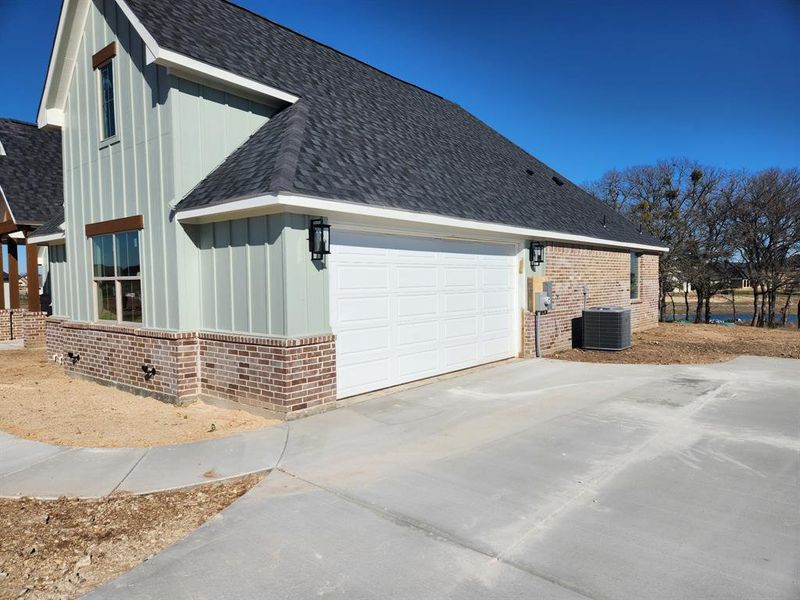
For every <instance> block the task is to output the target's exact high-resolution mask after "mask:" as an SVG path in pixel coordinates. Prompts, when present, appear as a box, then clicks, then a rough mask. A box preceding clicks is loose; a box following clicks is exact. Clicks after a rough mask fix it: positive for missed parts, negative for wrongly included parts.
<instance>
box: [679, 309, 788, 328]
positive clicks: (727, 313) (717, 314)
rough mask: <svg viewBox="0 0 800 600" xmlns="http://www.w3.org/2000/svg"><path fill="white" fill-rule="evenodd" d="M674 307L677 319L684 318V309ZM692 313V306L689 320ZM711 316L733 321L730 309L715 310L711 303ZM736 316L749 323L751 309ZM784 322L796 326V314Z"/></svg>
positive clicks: (737, 312)
mask: <svg viewBox="0 0 800 600" xmlns="http://www.w3.org/2000/svg"><path fill="white" fill-rule="evenodd" d="M670 308H671V307H670V306H669V304H668V305H667V318H668V319H669V318H670V317H671V316H672V315H671V314H670ZM675 308H676V309H677V310H676V311H675V316H676V317H677V318H678V320H681V319H684V318H685V317H686V311H683V310H680V309H679V308H678V307H677V306H676V307H675ZM694 314H695V313H694V309H693V308H692V309H691V310H689V320H690V321H693V320H694ZM711 318H712V319H716V320H719V321H733V313H732V312H730V311H725V312H722V311H716V310H714V305H713V304H712V305H711ZM736 318H737V319H738V320H739V321H742V322H744V323H750V319H752V318H753V313H752V311H751V312H739V311H736ZM776 319H777V321H778V323H779V324H780V313H779V314H777V315H776ZM786 322H787V323H791V324H793V325H795V326H796V325H797V314H796V313H795V314H791V315H789V316H788V317H787V318H786Z"/></svg>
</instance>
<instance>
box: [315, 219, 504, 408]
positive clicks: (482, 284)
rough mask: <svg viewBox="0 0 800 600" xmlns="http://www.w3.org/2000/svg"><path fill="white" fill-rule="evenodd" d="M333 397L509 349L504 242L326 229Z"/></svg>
mask: <svg viewBox="0 0 800 600" xmlns="http://www.w3.org/2000/svg"><path fill="white" fill-rule="evenodd" d="M332 241H333V244H332V255H331V257H330V259H329V263H328V264H329V267H330V269H331V272H330V282H331V318H332V324H333V329H334V333H336V334H337V342H336V352H337V371H338V377H337V384H338V396H339V397H346V396H349V395H353V394H358V393H363V392H367V391H371V390H375V389H380V388H383V387H389V386H392V385H398V384H400V383H405V382H407V381H413V380H415V379H420V378H424V377H430V376H432V375H437V374H441V373H446V372H448V371H453V370H457V369H462V368H466V367H470V366H474V365H478V364H481V363H483V362H489V361H492V360H499V359H502V358H507V357H510V356H513V355H514V353H515V351H516V344H517V340H516V338H517V337H518V336H517V335H516V334H515V323H516V314H515V313H516V309H515V306H516V284H515V282H516V279H515V277H516V275H515V273H516V269H515V266H516V259H515V251H514V248H513V246H510V245H505V246H504V245H498V244H487V243H480V242H469V241H452V240H442V239H435V238H414V237H402V236H390V235H379V234H359V233H354V232H337V231H336V230H334V232H333V240H332Z"/></svg>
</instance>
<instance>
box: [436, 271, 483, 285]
mask: <svg viewBox="0 0 800 600" xmlns="http://www.w3.org/2000/svg"><path fill="white" fill-rule="evenodd" d="M444 286H445V288H463V287H467V288H475V287H477V286H478V271H477V269H476V268H475V267H472V268H469V269H456V268H453V267H448V268H446V269H445V270H444Z"/></svg>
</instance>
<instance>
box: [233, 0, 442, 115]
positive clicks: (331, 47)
mask: <svg viewBox="0 0 800 600" xmlns="http://www.w3.org/2000/svg"><path fill="white" fill-rule="evenodd" d="M220 1H221V2H222V3H223V4H228V5H229V6H232V7H234V8H237V9H239V10H241V11H243V12H246V13H249V14H251V15H253V16H254V17H257V18H259V19H261V20H262V21H266V22H267V23H269V24H271V25H274V26H275V27H278V28H280V29H283V30H284V31H288V32H289V33H291V34H293V35H296V36H298V37H301V38H303V39H304V40H308V41H309V42H312V43H313V44H316V45H317V46H321V47H323V48H327V49H328V50H331V51H332V52H335V53H336V54H339V55H341V56H344V57H345V58H347V59H350V60H352V61H355V62H357V63H360V64H362V65H364V66H365V67H369V68H370V69H372V70H373V71H377V72H378V73H380V74H382V75H385V76H386V77H389V78H390V79H394V80H395V81H399V82H400V83H403V84H405V85H408V86H411V87H414V88H417V89H418V90H420V91H422V92H425V93H426V94H430V95H431V96H434V97H435V98H439V99H441V100H446V101H448V102H452V101H451V100H448V99H447V98H446V97H444V96H442V95H441V94H437V93H436V92H432V91H430V90H427V89H425V88H424V87H422V86H421V85H417V84H416V83H412V82H410V81H406V80H405V79H401V78H400V77H398V76H397V75H392V74H391V73H389V72H388V71H384V70H383V69H379V68H378V67H376V66H375V65H371V64H369V63H368V62H366V61H364V60H361V59H360V58H356V57H355V56H351V55H350V54H347V53H346V52H342V51H341V50H338V49H336V48H334V47H333V46H330V45H328V44H326V43H325V42H320V41H319V40H315V39H314V38H312V37H311V36H308V35H306V34H304V33H300V32H299V31H295V30H294V29H292V28H291V27H287V26H286V25H282V24H280V23H278V22H276V21H273V20H272V19H270V18H269V17H265V16H264V15H262V14H259V13H257V12H256V11H254V10H252V9H250V8H247V7H246V6H241V5H239V4H236V3H235V2H232V1H231V0H220Z"/></svg>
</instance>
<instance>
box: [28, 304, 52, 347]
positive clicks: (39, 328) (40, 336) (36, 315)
mask: <svg viewBox="0 0 800 600" xmlns="http://www.w3.org/2000/svg"><path fill="white" fill-rule="evenodd" d="M22 327H23V333H22V335H23V337H24V338H25V347H26V348H44V347H45V336H46V331H47V313H45V312H40V311H25V317H24V322H23V326H22Z"/></svg>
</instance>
